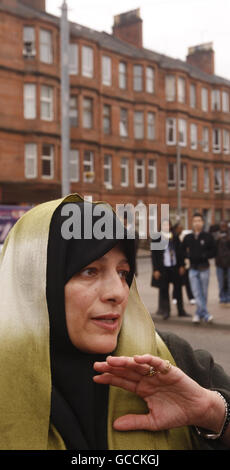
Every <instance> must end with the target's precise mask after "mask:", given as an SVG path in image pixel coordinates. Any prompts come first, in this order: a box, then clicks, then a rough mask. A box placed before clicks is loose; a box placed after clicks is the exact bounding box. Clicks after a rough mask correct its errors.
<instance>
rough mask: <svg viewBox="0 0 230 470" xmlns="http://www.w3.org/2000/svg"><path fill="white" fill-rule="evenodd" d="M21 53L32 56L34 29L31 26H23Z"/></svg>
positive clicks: (33, 50) (33, 51)
mask: <svg viewBox="0 0 230 470" xmlns="http://www.w3.org/2000/svg"><path fill="white" fill-rule="evenodd" d="M23 54H24V56H27V57H34V56H35V55H36V50H35V29H34V27H33V26H24V28H23Z"/></svg>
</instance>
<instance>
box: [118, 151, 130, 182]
mask: <svg viewBox="0 0 230 470" xmlns="http://www.w3.org/2000/svg"><path fill="white" fill-rule="evenodd" d="M120 170H121V173H120V176H121V179H120V186H122V187H124V188H127V187H128V186H129V158H128V157H121V160H120ZM123 170H124V174H125V181H124V182H123V181H122V171H123Z"/></svg>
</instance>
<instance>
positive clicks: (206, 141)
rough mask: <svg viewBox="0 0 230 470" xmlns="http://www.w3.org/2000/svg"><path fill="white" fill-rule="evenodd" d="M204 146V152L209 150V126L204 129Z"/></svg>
mask: <svg viewBox="0 0 230 470" xmlns="http://www.w3.org/2000/svg"><path fill="white" fill-rule="evenodd" d="M202 147H203V152H208V151H209V129H208V127H203V130H202Z"/></svg>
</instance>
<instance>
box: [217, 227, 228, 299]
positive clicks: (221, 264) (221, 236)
mask: <svg viewBox="0 0 230 470" xmlns="http://www.w3.org/2000/svg"><path fill="white" fill-rule="evenodd" d="M215 261H216V275H217V280H218V285H219V300H220V304H221V305H223V306H224V307H230V231H229V228H228V224H227V222H225V221H222V222H221V223H220V231H219V233H218V236H217V239H216V259H215Z"/></svg>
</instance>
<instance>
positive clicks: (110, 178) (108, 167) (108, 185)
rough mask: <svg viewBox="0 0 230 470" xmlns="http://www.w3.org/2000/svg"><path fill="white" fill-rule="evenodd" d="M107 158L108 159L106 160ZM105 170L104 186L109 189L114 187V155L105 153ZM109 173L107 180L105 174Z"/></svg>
mask: <svg viewBox="0 0 230 470" xmlns="http://www.w3.org/2000/svg"><path fill="white" fill-rule="evenodd" d="M105 159H108V161H107V162H106V161H105ZM103 170H104V173H103V174H104V181H103V182H104V186H105V187H106V188H107V189H112V185H113V157H112V155H110V154H106V153H105V154H104V160H103ZM106 173H107V175H108V179H107V180H106V177H105V175H106Z"/></svg>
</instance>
